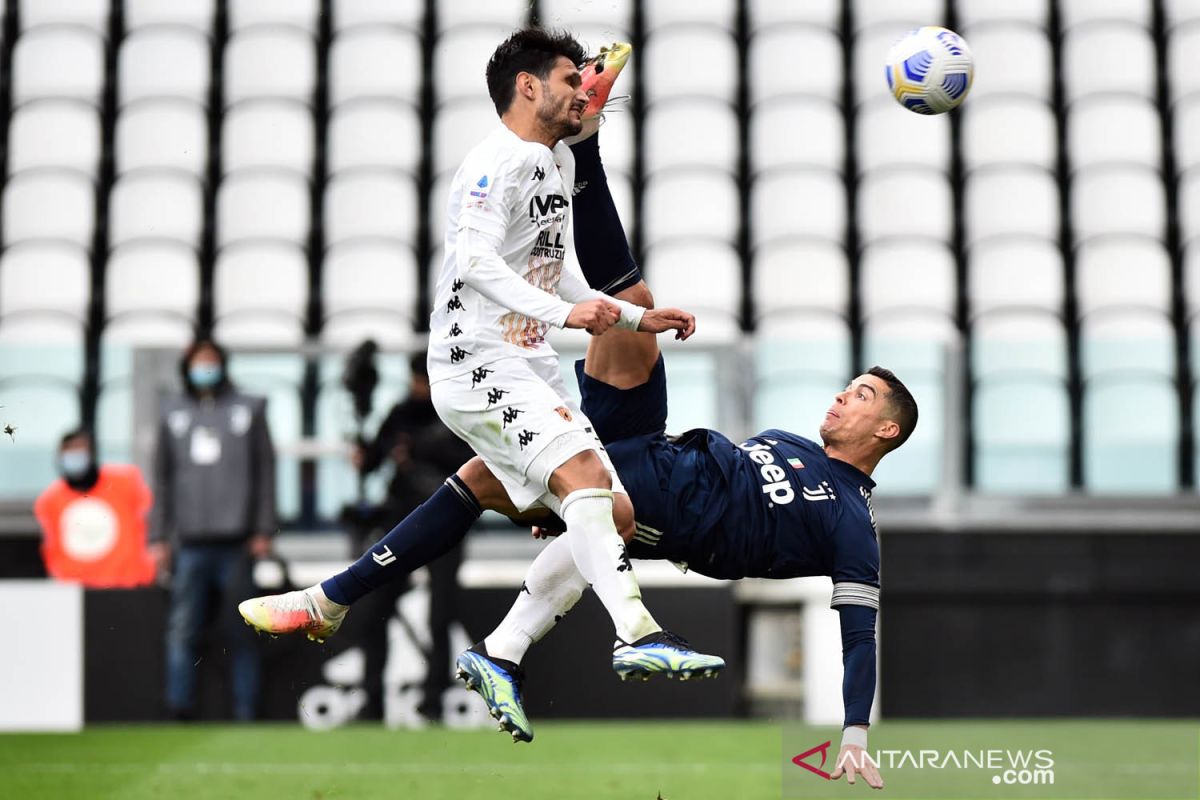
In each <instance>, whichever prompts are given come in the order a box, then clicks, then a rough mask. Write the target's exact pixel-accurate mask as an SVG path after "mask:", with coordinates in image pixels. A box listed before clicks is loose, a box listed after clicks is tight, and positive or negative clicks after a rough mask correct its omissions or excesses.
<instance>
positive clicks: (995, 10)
mask: <svg viewBox="0 0 1200 800" xmlns="http://www.w3.org/2000/svg"><path fill="white" fill-rule="evenodd" d="M1049 2H1050V0H958V3H957V9H958V18H959V20H961V22H960V27H962V28H963V30H971V29H972V26H973V25H975V24H977V23H981V22H1026V23H1030V24H1032V25H1037V26H1043V25H1045V24H1046V22H1047V20H1048V17H1049V6H1048V4H1049Z"/></svg>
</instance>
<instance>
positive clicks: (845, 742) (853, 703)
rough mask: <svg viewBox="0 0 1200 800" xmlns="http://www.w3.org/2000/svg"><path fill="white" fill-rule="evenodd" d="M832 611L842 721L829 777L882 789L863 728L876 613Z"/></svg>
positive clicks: (870, 696)
mask: <svg viewBox="0 0 1200 800" xmlns="http://www.w3.org/2000/svg"><path fill="white" fill-rule="evenodd" d="M835 596H836V588H835ZM835 602H837V601H836V600H835ZM876 602H877V601H876ZM835 608H837V611H838V617H839V618H840V620H841V628H842V665H843V666H842V669H843V676H842V701H843V703H844V704H845V707H846V722H845V728H844V729H843V731H842V747H841V750H840V751H839V752H838V760H837V763H836V764H835V765H834V766H835V769H834V771H833V772H832V773H831V774H830V778H832V779H833V780H837V779H839V778H841V777H842V775H843V774H844V775H845V776H846V782H847V783H854V782H855V777H856V776H862V778H863V780H865V781H866V782H867V785H868V786H870V787H871V788H873V789H882V788H883V778H882V777H881V776H880V774H879V767H878V765H877V764H876V763H875V762H874V761H873V760H872V759H871V757H870V756H869V755H868V753H867V728H868V727H869V726H870V720H871V703H872V702H873V701H874V699H875V617H876V615H877V612H876V610H875V608H873V607H871V606H865V605H856V604H844V605H842V604H839V605H837V606H835Z"/></svg>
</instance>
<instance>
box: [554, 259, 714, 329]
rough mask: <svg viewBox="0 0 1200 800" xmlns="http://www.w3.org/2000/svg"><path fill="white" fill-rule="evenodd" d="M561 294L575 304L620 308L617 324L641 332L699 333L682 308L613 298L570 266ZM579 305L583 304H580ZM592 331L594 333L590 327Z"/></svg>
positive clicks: (693, 320)
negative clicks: (599, 304) (644, 305)
mask: <svg viewBox="0 0 1200 800" xmlns="http://www.w3.org/2000/svg"><path fill="white" fill-rule="evenodd" d="M558 293H559V294H560V295H561V296H562V297H563V298H564V299H565V300H570V301H571V302H573V303H579V304H581V305H586V304H587V303H590V302H596V301H600V302H604V303H606V304H608V305H611V306H613V307H615V308H617V309H618V310H619V311H620V314H621V316H620V319H618V320H617V321H616V325H617V327H620V328H625V329H627V330H631V331H639V332H641V333H665V332H666V331H676V334H675V338H677V339H686V338H688V337H689V336H691V335H692V334H693V333H695V332H696V318H695V317H694V316H692V315H691V314H689V313H688V312H686V311H680V310H679V309H678V308H644V307H642V306H639V305H636V304H634V303H627V302H625V301H624V300H618V299H617V298H615V297H609V296H608V295H606V294H604V293H603V292H599V291H596V290H595V289H593V288H592V287H590V286H588V285H587V284H586V283H584V282H583V279H582V278H580V277H579V276H578V275H576V274H575V273H574V272H572V271H571V270H569V269H564V270H563V273H562V277H561V278H560V279H559V283H558ZM576 308H579V306H576ZM588 330H589V332H592V333H594V331H592V330H591V329H590V328H589V329H588Z"/></svg>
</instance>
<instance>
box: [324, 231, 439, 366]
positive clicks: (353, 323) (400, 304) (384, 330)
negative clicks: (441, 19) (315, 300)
mask: <svg viewBox="0 0 1200 800" xmlns="http://www.w3.org/2000/svg"><path fill="white" fill-rule="evenodd" d="M321 297H322V300H323V302H324V309H325V324H324V326H323V327H322V329H321V340H322V341H323V342H325V343H326V344H330V345H334V346H338V345H346V346H353V345H355V344H357V343H358V342H359V341H362V340H363V339H365V338H367V337H368V336H370V337H373V338H375V339H376V341H378V342H379V343H380V344H381V345H383V346H391V347H402V346H406V345H408V344H410V343H411V342H412V340H413V336H414V334H413V325H412V317H413V314H414V312H415V308H416V305H415V304H416V300H417V265H416V261H415V260H414V258H413V252H412V249H411V248H410V247H408V246H406V245H400V244H392V243H385V242H378V241H365V242H348V243H346V244H344V245H339V246H336V247H334V248H332V249H330V250H329V251H328V252H327V253H326V256H325V263H324V267H323V269H322V273H321Z"/></svg>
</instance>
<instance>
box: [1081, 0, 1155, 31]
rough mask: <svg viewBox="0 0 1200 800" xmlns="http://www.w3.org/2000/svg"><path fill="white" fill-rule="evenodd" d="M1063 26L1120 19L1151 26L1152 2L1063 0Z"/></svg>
mask: <svg viewBox="0 0 1200 800" xmlns="http://www.w3.org/2000/svg"><path fill="white" fill-rule="evenodd" d="M1061 8H1062V11H1061V14H1062V22H1063V27H1065V28H1071V27H1074V26H1075V25H1077V24H1079V23H1081V22H1098V21H1120V22H1128V23H1132V24H1135V25H1139V26H1141V27H1143V28H1149V27H1150V25H1151V23H1152V20H1151V8H1152V4H1151V3H1130V2H1127V0H1062V3H1061Z"/></svg>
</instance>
